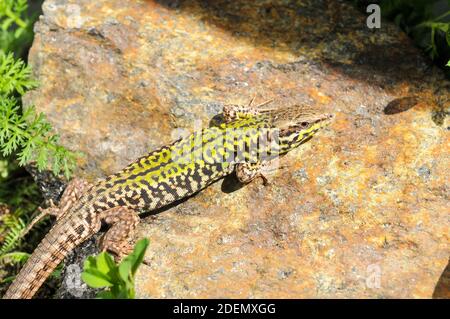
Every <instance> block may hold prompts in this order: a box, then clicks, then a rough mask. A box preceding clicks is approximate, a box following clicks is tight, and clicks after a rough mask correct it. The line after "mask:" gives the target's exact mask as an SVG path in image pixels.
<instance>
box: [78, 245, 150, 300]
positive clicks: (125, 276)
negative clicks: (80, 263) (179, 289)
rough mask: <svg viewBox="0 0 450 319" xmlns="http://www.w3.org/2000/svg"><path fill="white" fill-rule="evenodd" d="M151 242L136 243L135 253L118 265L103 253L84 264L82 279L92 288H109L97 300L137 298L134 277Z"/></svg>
mask: <svg viewBox="0 0 450 319" xmlns="http://www.w3.org/2000/svg"><path fill="white" fill-rule="evenodd" d="M148 245H149V240H148V239H146V238H144V239H141V240H140V241H138V242H137V243H136V246H135V247H134V251H133V252H132V253H131V254H130V255H128V256H127V257H125V258H124V259H123V260H122V262H120V264H116V263H115V262H114V260H113V258H112V257H111V255H110V254H108V253H106V252H102V253H100V254H99V255H97V257H93V256H90V257H88V258H87V259H86V260H85V262H84V269H83V273H82V274H81V278H82V279H83V281H84V282H85V283H86V284H87V285H88V286H89V287H91V288H107V289H106V290H105V291H102V292H100V293H99V294H98V295H97V298H102V299H112V298H113V299H132V298H134V296H135V290H134V275H135V274H136V270H137V269H138V267H139V265H140V264H141V263H142V261H143V260H144V254H145V251H146V249H147V247H148Z"/></svg>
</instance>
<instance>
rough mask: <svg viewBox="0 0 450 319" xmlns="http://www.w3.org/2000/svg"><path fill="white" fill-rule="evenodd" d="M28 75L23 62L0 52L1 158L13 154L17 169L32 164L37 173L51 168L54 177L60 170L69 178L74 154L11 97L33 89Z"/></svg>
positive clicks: (39, 117) (39, 116)
mask: <svg viewBox="0 0 450 319" xmlns="http://www.w3.org/2000/svg"><path fill="white" fill-rule="evenodd" d="M30 74H31V71H30V68H29V67H28V66H26V65H25V64H24V62H23V61H21V60H15V59H14V57H13V55H12V54H11V53H10V54H4V53H2V52H0V152H1V154H2V155H3V156H9V155H11V154H13V153H17V156H18V160H19V165H21V166H23V165H25V164H27V163H30V162H36V164H37V167H38V169H39V170H42V169H45V168H47V167H48V166H51V167H52V169H53V172H54V173H55V174H58V173H59V172H61V171H62V172H64V174H65V175H66V177H69V176H70V173H71V171H72V169H73V168H74V166H75V154H74V153H72V152H69V151H68V150H66V149H65V148H64V147H62V146H60V145H58V141H59V137H58V135H56V134H53V133H52V128H51V125H50V124H49V123H48V122H47V120H46V119H45V117H44V115H43V114H42V113H41V114H36V112H35V110H34V108H33V107H29V108H27V109H26V110H25V111H24V112H21V109H20V107H19V103H18V101H17V99H16V98H15V97H13V96H12V95H11V94H12V93H14V92H17V93H19V94H23V93H24V92H25V90H27V89H31V88H33V87H35V86H36V82H35V81H33V80H32V79H31V78H30Z"/></svg>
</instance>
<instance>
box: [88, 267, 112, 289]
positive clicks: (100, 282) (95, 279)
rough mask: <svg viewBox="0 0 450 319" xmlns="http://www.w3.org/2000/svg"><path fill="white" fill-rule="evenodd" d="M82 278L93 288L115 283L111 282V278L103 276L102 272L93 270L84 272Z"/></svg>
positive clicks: (109, 285)
mask: <svg viewBox="0 0 450 319" xmlns="http://www.w3.org/2000/svg"><path fill="white" fill-rule="evenodd" d="M81 279H83V281H84V282H85V283H86V284H88V286H89V287H92V288H105V287H111V286H112V285H113V283H112V282H109V280H108V279H106V278H105V277H104V276H102V274H101V273H96V272H95V271H92V270H91V271H90V272H86V271H84V272H82V273H81Z"/></svg>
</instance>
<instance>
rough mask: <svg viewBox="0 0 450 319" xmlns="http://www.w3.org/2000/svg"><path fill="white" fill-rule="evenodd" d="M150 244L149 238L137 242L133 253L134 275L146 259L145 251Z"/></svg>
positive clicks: (132, 270) (132, 269)
mask: <svg viewBox="0 0 450 319" xmlns="http://www.w3.org/2000/svg"><path fill="white" fill-rule="evenodd" d="M149 244H150V241H149V240H148V238H143V239H141V240H139V241H138V242H137V243H136V246H135V247H134V251H133V253H132V254H131V255H132V256H133V266H132V268H131V272H132V274H133V275H134V274H135V273H136V270H137V269H138V267H139V265H140V264H141V263H142V261H143V260H144V256H145V251H146V250H147V247H148V245H149Z"/></svg>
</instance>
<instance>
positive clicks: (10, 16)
mask: <svg viewBox="0 0 450 319" xmlns="http://www.w3.org/2000/svg"><path fill="white" fill-rule="evenodd" d="M27 9H28V3H27V0H1V1H0V50H1V51H3V52H15V53H16V54H17V55H18V56H21V55H22V54H23V53H24V52H25V50H26V49H27V45H24V44H25V43H30V42H31V40H32V38H33V30H32V26H33V22H34V20H35V17H31V18H30V17H28V16H27Z"/></svg>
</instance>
